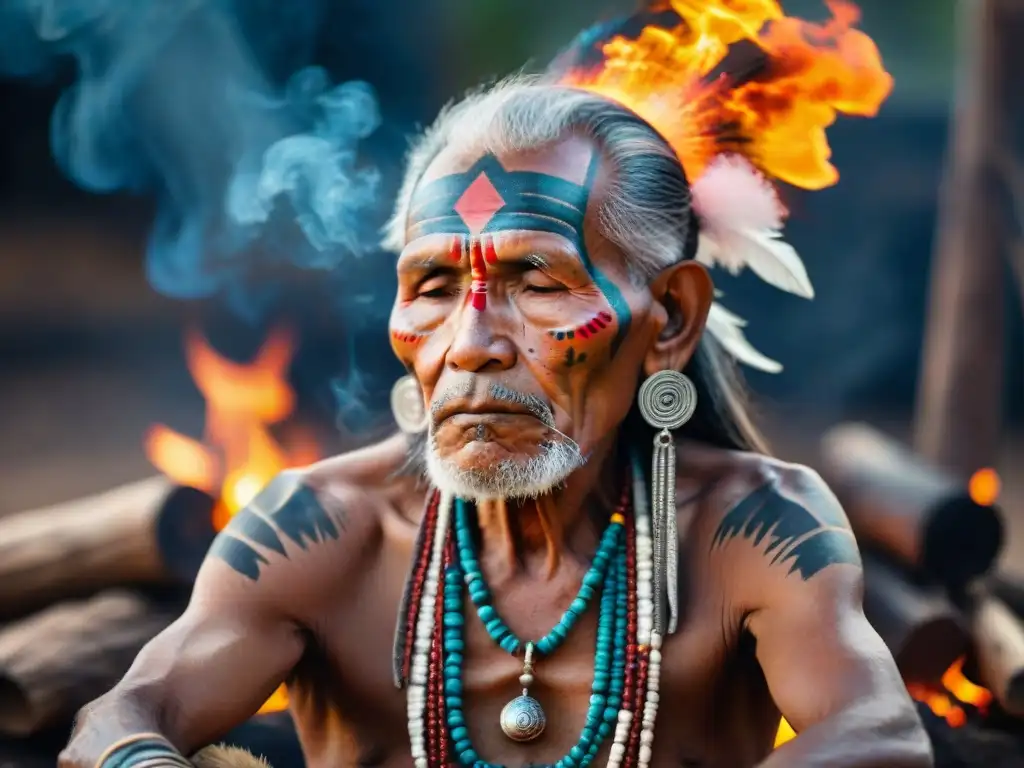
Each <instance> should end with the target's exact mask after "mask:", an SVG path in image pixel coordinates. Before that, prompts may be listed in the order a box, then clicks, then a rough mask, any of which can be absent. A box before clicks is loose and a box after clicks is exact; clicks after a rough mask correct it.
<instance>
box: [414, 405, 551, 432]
mask: <svg viewBox="0 0 1024 768" xmlns="http://www.w3.org/2000/svg"><path fill="white" fill-rule="evenodd" d="M486 416H526V417H529V418H531V419H536V420H537V421H540V422H541V423H543V424H545V425H547V426H550V424H549V420H548V419H547V418H546V417H545V416H543V415H541V414H538V413H534V412H533V411H532V410H530V409H529V408H525V407H523V406H519V405H515V404H512V403H503V402H499V401H486V402H479V403H459V402H451V403H445V404H444V405H443V406H441V407H440V408H438V409H437V410H436V411H435V412H434V426H435V427H440V426H441V425H442V424H444V423H445V422H447V421H449V420H452V419H455V418H457V417H468V418H470V419H472V418H473V417H486Z"/></svg>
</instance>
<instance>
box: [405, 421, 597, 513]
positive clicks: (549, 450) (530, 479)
mask: <svg viewBox="0 0 1024 768" xmlns="http://www.w3.org/2000/svg"><path fill="white" fill-rule="evenodd" d="M425 452H426V465H427V466H426V469H427V477H428V478H429V480H430V482H431V483H432V484H433V486H434V487H435V488H437V489H438V490H439V491H441V492H442V493H444V492H447V493H451V494H453V495H454V496H456V497H458V498H461V499H465V500H466V501H484V500H487V499H535V498H538V497H539V496H543V495H544V494H546V493H548V492H549V491H551V490H552V489H553V488H555V487H556V486H558V485H561V484H562V483H564V482H565V480H566V479H567V478H568V477H569V475H571V474H572V473H573V472H575V471H576V470H577V469H579V468H580V467H582V466H583V464H584V463H586V459H585V458H584V457H583V453H582V452H581V451H580V447H579V446H578V445H577V444H576V442H575V441H573V440H570V439H569V438H562V439H560V440H558V441H557V442H552V443H547V444H545V445H544V446H542V447H541V453H540V454H539V455H537V456H533V457H530V458H529V459H525V460H522V461H516V460H514V459H508V460H506V461H502V462H500V463H498V464H495V465H494V466H492V467H488V468H487V469H460V468H459V467H457V466H456V465H455V464H454V463H453V462H451V461H449V460H448V459H444V458H442V457H441V456H439V455H438V453H437V444H436V442H435V441H434V439H433V435H431V436H430V438H428V440H427V445H426V447H425Z"/></svg>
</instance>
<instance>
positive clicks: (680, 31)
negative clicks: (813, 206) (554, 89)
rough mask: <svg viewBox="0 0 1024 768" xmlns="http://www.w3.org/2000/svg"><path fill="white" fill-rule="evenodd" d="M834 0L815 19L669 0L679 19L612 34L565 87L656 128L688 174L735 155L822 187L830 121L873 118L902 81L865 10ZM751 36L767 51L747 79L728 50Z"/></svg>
mask: <svg viewBox="0 0 1024 768" xmlns="http://www.w3.org/2000/svg"><path fill="white" fill-rule="evenodd" d="M826 3H827V5H828V7H829V9H830V10H831V12H832V19H831V20H830V21H828V22H826V23H824V24H813V23H810V22H806V21H802V20H800V19H794V18H788V17H786V16H785V15H784V13H783V11H782V8H781V7H780V6H779V4H778V2H777V0H668V2H667V5H669V6H671V8H672V10H674V11H675V12H676V14H678V16H679V17H680V18H681V19H682V22H681V23H680V24H679V25H678V26H676V27H675V28H673V29H665V28H663V27H659V26H656V25H653V24H652V25H648V26H646V27H645V28H644V29H643V30H642V32H641V33H640V35H639V37H638V38H637V39H636V40H629V39H627V38H625V37H622V36H618V37H615V38H613V39H612V40H610V41H609V42H607V43H606V44H605V45H604V46H603V49H602V52H603V55H604V61H603V62H602V63H601V64H599V65H597V66H596V67H578V68H576V69H573V70H571V71H570V72H568V73H567V74H566V75H565V76H563V78H562V82H563V83H564V84H566V85H573V86H576V87H581V88H584V89H586V90H589V91H593V92H596V93H600V94H602V95H604V96H606V97H608V98H611V99H614V100H616V101H618V102H620V103H622V104H624V105H625V106H627V107H629V108H630V109H632V110H633V111H634V112H636V113H637V114H639V115H640V116H641V117H643V118H644V119H645V120H647V121H648V122H649V123H651V125H653V126H654V127H655V128H657V129H658V130H659V131H660V132H661V133H662V135H663V136H664V137H665V138H666V139H667V140H668V141H669V143H670V144H671V145H672V147H673V148H674V149H675V150H676V152H677V154H678V155H679V158H680V160H681V161H682V163H683V167H684V168H685V169H686V173H687V175H688V176H689V177H690V179H696V178H698V177H699V176H700V175H701V173H702V172H703V171H704V169H705V168H706V167H707V165H708V164H709V163H710V161H711V160H712V159H713V158H714V157H715V156H716V155H719V154H722V153H725V152H733V153H738V154H742V155H744V156H746V157H747V158H748V159H749V160H750V161H751V162H752V163H753V164H754V165H755V166H756V167H757V168H759V169H760V170H761V171H762V172H763V173H764V174H765V175H766V176H768V177H769V178H775V179H779V180H781V181H784V182H787V183H789V184H793V185H795V186H798V187H803V188H805V189H821V188H822V187H827V186H829V185H831V184H834V183H835V182H836V181H837V180H838V178H839V173H838V171H836V169H835V167H834V166H833V165H832V164H831V163H830V162H829V158H830V157H831V150H830V149H829V146H828V140H827V139H826V137H825V128H826V127H828V126H829V125H831V124H832V123H833V122H834V121H835V118H836V114H837V113H839V112H842V113H846V114H851V115H861V116H874V115H875V114H877V112H878V109H879V107H880V106H881V104H882V102H883V101H884V100H885V99H886V97H888V95H889V93H890V92H891V90H892V86H893V79H892V76H891V75H889V73H888V72H886V70H885V68H884V67H883V65H882V60H881V56H880V54H879V52H878V48H877V47H876V46H875V43H874V41H872V40H871V38H870V37H868V36H867V35H866V34H865V33H864V32H862V31H860V30H857V29H854V28H853V25H854V24H856V23H857V21H858V20H859V19H860V11H859V9H858V8H857V7H856V6H854V5H853V4H851V3H849V2H847V1H846V0H826ZM744 41H746V42H747V44H751V43H752V44H753V45H755V46H757V48H758V49H760V52H761V56H763V57H764V64H763V66H760V67H758V69H757V70H756V73H755V74H753V75H751V76H749V79H745V80H743V79H740V78H739V76H738V75H737V74H735V72H738V71H739V68H738V67H736V66H732V65H730V64H728V63H725V64H724V65H723V59H725V57H726V54H727V53H728V52H729V51H730V46H735V44H737V43H743V42H744ZM720 65H721V66H720ZM716 68H718V69H717V71H716ZM720 72H725V74H720Z"/></svg>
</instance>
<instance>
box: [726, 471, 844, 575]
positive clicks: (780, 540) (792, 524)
mask: <svg viewBox="0 0 1024 768" xmlns="http://www.w3.org/2000/svg"><path fill="white" fill-rule="evenodd" d="M737 537H742V538H744V539H746V540H748V541H752V542H753V544H754V546H755V547H760V546H761V544H762V543H763V542H764V540H765V539H766V538H767V539H768V546H766V547H765V548H764V550H763V554H764V555H766V556H771V564H772V565H776V564H779V563H781V564H782V565H786V564H787V563H788V564H789V574H787V575H791V574H793V573H799V574H800V578H802V579H803V580H804V581H807V580H808V579H810V578H811V577H812V576H814V575H815V574H816V573H818V572H819V571H822V570H824V569H825V568H827V567H828V566H830V565H835V564H838V563H846V564H848V565H858V566H859V565H860V564H861V560H860V553H859V551H858V550H857V542H856V540H855V539H854V536H853V531H851V530H850V527H849V526H848V525H847V523H846V520H845V519H844V518H843V516H842V514H840V513H839V511H838V509H837V508H836V507H835V505H834V504H833V503H830V502H828V501H826V502H825V503H823V504H821V505H820V509H816V510H815V511H813V512H812V511H811V510H810V509H808V508H807V507H805V506H804V505H802V504H800V503H799V502H796V501H793V500H792V499H790V498H787V497H786V496H784V495H782V494H781V493H780V492H779V487H778V484H777V482H776V481H774V480H772V481H769V482H767V483H765V484H764V485H762V486H761V487H760V488H758V489H757V490H755V491H754V492H753V493H751V494H750V495H749V496H747V497H746V498H745V499H743V500H742V501H740V502H739V503H738V504H737V505H736V506H735V507H733V508H732V509H731V510H730V511H729V512H728V513H727V514H726V515H725V517H724V518H723V519H722V522H721V523H720V524H719V526H718V529H717V530H716V531H715V535H714V538H713V539H712V543H711V548H712V549H715V548H717V547H722V546H724V545H725V544H727V543H728V542H730V541H732V540H733V539H735V538H737Z"/></svg>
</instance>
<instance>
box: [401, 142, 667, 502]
mask: <svg viewBox="0 0 1024 768" xmlns="http://www.w3.org/2000/svg"><path fill="white" fill-rule="evenodd" d="M604 182H605V174H604V170H603V168H602V167H601V162H600V159H599V157H598V156H597V154H596V153H595V151H594V148H593V146H592V145H591V144H590V143H589V142H586V141H584V140H582V139H569V140H566V141H564V142H562V143H560V144H558V145H556V146H554V147H551V148H549V149H546V150H544V151H539V152H532V153H528V154H525V153H519V154H509V155H505V156H502V157H496V156H494V155H485V156H483V157H480V156H475V157H464V156H459V155H458V154H457V153H455V152H446V153H444V154H442V155H441V156H439V157H438V158H437V159H436V160H435V161H434V162H433V163H432V165H431V166H430V168H429V169H428V170H427V172H426V174H425V175H424V177H423V179H422V180H421V182H420V184H419V186H418V188H417V191H416V193H415V195H414V197H413V201H412V206H411V209H410V215H409V219H408V222H407V242H408V245H407V246H406V247H405V249H404V250H403V251H402V254H401V257H400V258H399V261H398V295H397V297H396V300H395V305H394V308H393V310H392V313H391V323H390V332H391V344H392V347H393V349H394V351H395V353H396V354H397V355H398V357H399V359H400V360H402V362H403V363H405V364H406V365H407V366H408V367H409V368H410V369H411V371H412V372H413V374H414V375H415V376H416V378H417V379H418V380H419V382H420V386H421V387H422V389H423V394H424V397H425V399H426V405H427V408H428V410H429V412H430V414H431V419H430V439H429V441H428V456H427V464H428V471H429V472H430V475H431V479H432V480H433V481H434V483H435V484H436V485H437V486H438V487H440V488H443V489H449V490H451V491H453V492H455V493H457V494H459V495H461V496H463V497H466V498H495V497H506V498H508V497H524V496H526V497H528V496H537V495H540V494H542V493H544V492H546V491H547V490H549V489H550V488H552V487H553V486H555V485H557V484H559V483H560V482H562V481H563V480H565V479H566V478H567V477H568V475H569V474H571V473H572V472H573V471H574V470H575V469H576V468H578V467H579V466H581V465H582V463H583V462H584V460H585V459H586V457H588V456H589V455H590V454H591V453H593V452H594V451H596V450H599V449H600V448H601V447H602V446H607V445H609V444H610V442H611V441H612V440H613V439H614V434H615V431H616V427H617V426H618V425H619V423H620V422H621V421H622V420H623V418H624V417H625V416H626V414H627V412H628V411H629V408H630V405H631V403H632V401H633V397H634V393H635V391H636V386H637V380H638V376H639V373H640V369H641V364H642V361H643V358H644V355H645V353H646V352H647V349H648V347H649V346H650V344H651V342H652V341H653V339H654V338H655V337H656V336H657V334H658V331H659V330H660V327H661V325H663V322H662V321H659V320H657V319H653V317H652V308H653V307H654V306H656V305H655V303H654V302H653V300H652V296H651V293H650V291H648V290H647V289H643V288H641V289H638V288H635V287H633V286H631V284H630V281H629V277H628V274H627V271H626V265H625V262H624V259H623V256H622V254H621V253H619V252H618V251H617V250H616V249H615V248H614V246H612V244H611V243H610V242H608V241H607V240H606V239H605V238H603V237H602V236H601V235H600V234H599V233H598V232H597V229H596V226H595V218H596V212H597V210H598V208H599V206H600V203H601V199H600V198H601V189H602V187H603V185H604ZM654 314H657V313H654Z"/></svg>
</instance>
